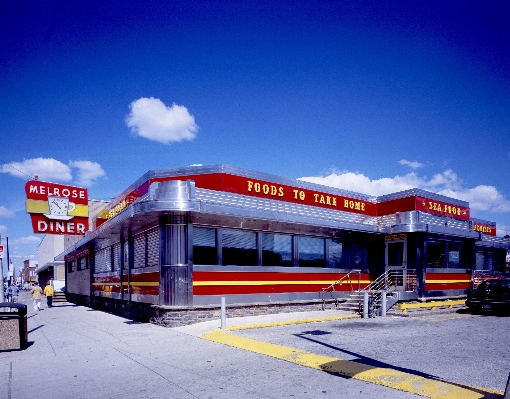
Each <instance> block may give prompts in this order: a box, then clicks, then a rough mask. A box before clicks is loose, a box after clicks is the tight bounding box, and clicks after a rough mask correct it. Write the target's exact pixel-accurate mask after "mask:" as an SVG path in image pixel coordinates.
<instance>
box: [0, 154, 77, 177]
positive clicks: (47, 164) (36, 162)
mask: <svg viewBox="0 0 510 399" xmlns="http://www.w3.org/2000/svg"><path fill="white" fill-rule="evenodd" d="M0 172H1V173H9V174H10V175H12V176H15V177H21V178H22V179H26V178H27V177H28V176H30V177H35V176H36V175H37V176H38V178H39V179H40V180H57V181H63V182H68V181H71V180H72V179H73V176H72V174H71V169H70V168H69V166H67V165H66V164H63V163H62V162H60V161H57V160H56V159H53V158H33V159H24V160H23V161H22V162H10V163H9V164H5V165H2V166H1V168H0Z"/></svg>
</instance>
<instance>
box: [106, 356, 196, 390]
mask: <svg viewBox="0 0 510 399" xmlns="http://www.w3.org/2000/svg"><path fill="white" fill-rule="evenodd" d="M114 349H115V350H116V351H117V352H119V353H120V354H121V355H124V356H126V357H127V358H128V359H130V360H132V361H133V362H135V363H137V364H139V365H140V366H142V367H144V368H146V369H147V370H149V371H151V372H153V373H154V374H156V375H157V376H159V377H161V378H163V379H164V380H165V381H167V382H168V383H170V384H172V385H174V386H176V387H177V388H180V389H182V390H183V391H184V392H186V393H187V394H188V395H190V396H193V397H194V398H197V399H200V398H199V397H198V396H196V395H193V394H192V393H191V392H190V391H188V390H187V389H186V388H183V387H181V386H180V385H179V384H176V383H175V382H173V381H170V380H169V379H168V378H166V377H165V376H164V375H161V374H160V373H158V372H157V371H155V370H153V369H151V368H150V367H147V366H146V365H145V364H143V363H141V362H139V361H138V360H136V359H134V358H132V357H131V356H129V355H128V354H127V353H124V352H122V351H121V350H119V349H117V348H114Z"/></svg>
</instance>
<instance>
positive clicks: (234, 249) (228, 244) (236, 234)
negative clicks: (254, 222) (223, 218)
mask: <svg viewBox="0 0 510 399" xmlns="http://www.w3.org/2000/svg"><path fill="white" fill-rule="evenodd" d="M221 246H222V259H223V265H238V266H257V265H258V253H257V233H255V232H252V231H242V230H227V229H225V230H222V233H221Z"/></svg>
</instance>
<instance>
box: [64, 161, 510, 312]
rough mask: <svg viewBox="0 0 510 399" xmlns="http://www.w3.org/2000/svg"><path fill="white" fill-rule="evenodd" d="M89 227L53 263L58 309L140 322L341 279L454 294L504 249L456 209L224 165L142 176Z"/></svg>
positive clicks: (272, 299) (291, 298) (498, 264)
mask: <svg viewBox="0 0 510 399" xmlns="http://www.w3.org/2000/svg"><path fill="white" fill-rule="evenodd" d="M93 225H94V226H97V227H95V229H94V230H93V231H91V232H90V233H88V234H86V235H85V237H83V238H82V239H80V241H78V242H77V243H75V244H74V245H72V246H71V247H69V248H67V249H66V250H65V251H64V252H63V253H62V254H61V255H60V256H59V259H60V260H65V262H66V273H67V290H68V299H69V300H71V301H73V302H77V303H84V304H93V305H94V306H99V307H100V306H108V307H109V308H111V309H124V310H125V309H135V308H137V309H138V310H137V311H142V312H143V311H154V309H158V311H161V312H163V311H172V310H175V309H182V308H185V309H199V308H201V307H207V306H216V305H218V304H219V303H220V298H221V297H226V302H227V304H229V305H231V306H259V305H260V304H277V303H278V304H292V305H294V304H303V303H305V302H308V303H314V302H318V301H319V299H320V293H321V292H322V289H323V288H325V287H328V286H329V285H330V284H331V283H333V282H335V281H337V280H339V279H341V278H345V277H346V276H349V275H350V274H351V273H357V277H356V284H357V287H356V288H361V289H363V288H365V287H367V286H368V285H369V284H370V283H371V282H373V281H374V280H376V278H377V277H378V276H380V275H382V274H384V273H386V272H390V271H397V272H399V273H400V277H399V279H398V281H397V282H395V284H396V285H398V287H397V288H398V289H399V291H400V292H398V298H399V299H401V300H402V299H403V300H405V299H426V298H435V297H456V296H462V295H465V293H466V290H467V289H468V288H470V287H471V286H472V283H473V279H474V273H475V272H487V273H493V272H504V270H505V257H506V251H507V248H508V242H507V240H505V239H502V238H498V237H497V236H496V224H495V223H493V222H489V221H484V220H478V219H472V218H471V217H470V209H469V203H467V202H465V201H460V200H457V199H454V198H449V197H445V196H442V195H438V194H434V193H431V192H427V191H424V190H419V189H412V190H407V191H403V192H398V193H394V194H391V195H384V196H381V197H372V196H368V195H364V194H360V193H354V192H349V191H345V190H339V189H334V188H331V187H326V186H321V185H317V184H312V183H306V182H303V181H298V180H291V179H286V178H282V177H277V176H273V175H268V174H264V173H259V172H253V171H248V170H244V169H239V168H235V167H231V166H227V165H216V166H209V167H206V166H202V167H188V168H181V169H171V170H156V171H149V172H148V173H146V174H145V175H144V176H142V177H141V178H140V179H138V180H137V181H136V182H135V183H134V184H132V185H131V186H130V187H128V188H127V189H126V190H125V191H124V192H123V193H122V194H120V195H119V196H118V197H117V198H116V199H115V200H114V201H112V203H110V204H109V205H108V206H106V207H105V209H103V210H102V211H101V212H99V214H98V218H97V220H96V223H94V224H93ZM346 282H347V280H346ZM352 289H353V284H342V285H339V286H338V287H337V289H336V291H337V294H338V295H340V296H342V295H343V296H344V297H348V296H349V293H350V291H351V290H352ZM250 304H251V305H250ZM286 306H287V305H286ZM151 307H152V308H151ZM140 309H142V310H140ZM144 309H145V310H144Z"/></svg>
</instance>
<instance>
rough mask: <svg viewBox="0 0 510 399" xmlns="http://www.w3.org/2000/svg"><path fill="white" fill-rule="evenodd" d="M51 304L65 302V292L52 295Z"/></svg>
mask: <svg viewBox="0 0 510 399" xmlns="http://www.w3.org/2000/svg"><path fill="white" fill-rule="evenodd" d="M53 302H67V299H66V294H65V292H62V291H59V292H57V291H56V292H54V293H53Z"/></svg>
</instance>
